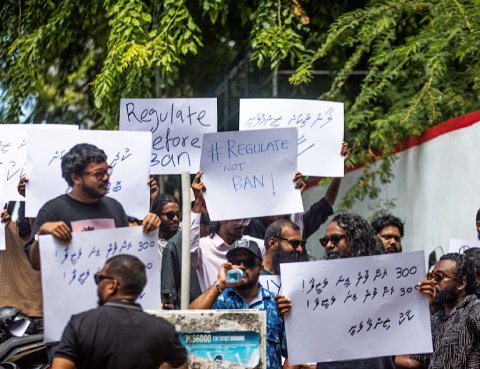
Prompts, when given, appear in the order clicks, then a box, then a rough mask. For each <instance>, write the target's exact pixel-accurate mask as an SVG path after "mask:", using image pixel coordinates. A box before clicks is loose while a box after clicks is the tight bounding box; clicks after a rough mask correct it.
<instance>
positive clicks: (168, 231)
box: [160, 222, 179, 239]
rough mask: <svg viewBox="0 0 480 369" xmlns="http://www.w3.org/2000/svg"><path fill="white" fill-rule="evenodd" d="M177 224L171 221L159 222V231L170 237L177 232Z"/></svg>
mask: <svg viewBox="0 0 480 369" xmlns="http://www.w3.org/2000/svg"><path fill="white" fill-rule="evenodd" d="M178 225H179V222H172V224H170V222H168V223H164V222H161V223H160V231H161V232H162V233H164V234H165V235H167V239H170V238H172V237H173V236H175V234H176V233H177V232H178Z"/></svg>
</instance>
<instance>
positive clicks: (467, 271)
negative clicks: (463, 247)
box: [440, 252, 477, 295]
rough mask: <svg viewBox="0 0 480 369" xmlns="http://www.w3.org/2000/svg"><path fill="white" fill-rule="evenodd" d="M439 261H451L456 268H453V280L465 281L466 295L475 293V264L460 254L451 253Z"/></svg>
mask: <svg viewBox="0 0 480 369" xmlns="http://www.w3.org/2000/svg"><path fill="white" fill-rule="evenodd" d="M440 260H453V261H454V262H455V263H456V265H457V267H456V268H455V279H456V280H457V281H459V280H462V279H463V278H465V280H466V281H467V287H466V289H465V291H466V293H467V295H470V294H474V293H476V291H477V285H476V282H475V277H476V274H475V264H474V262H473V260H472V259H471V258H469V257H465V256H464V255H462V254H459V253H456V252H451V253H448V254H445V255H442V256H441V257H440Z"/></svg>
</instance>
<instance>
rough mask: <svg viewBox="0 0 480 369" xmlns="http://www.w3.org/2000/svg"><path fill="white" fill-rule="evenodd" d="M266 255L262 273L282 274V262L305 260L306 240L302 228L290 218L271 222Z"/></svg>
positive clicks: (266, 243) (266, 236)
mask: <svg viewBox="0 0 480 369" xmlns="http://www.w3.org/2000/svg"><path fill="white" fill-rule="evenodd" d="M264 242H265V249H266V255H265V259H264V260H263V269H262V274H264V275H269V274H270V275H271V274H276V275H279V274H280V264H281V263H289V262H297V261H304V259H303V258H302V256H303V255H304V253H303V250H304V248H305V242H306V241H305V240H302V238H301V233H300V228H299V227H298V226H297V225H296V224H295V223H293V222H292V221H290V220H288V219H281V220H277V221H276V222H273V223H272V224H270V225H269V226H268V228H267V230H266V232H265V240H264Z"/></svg>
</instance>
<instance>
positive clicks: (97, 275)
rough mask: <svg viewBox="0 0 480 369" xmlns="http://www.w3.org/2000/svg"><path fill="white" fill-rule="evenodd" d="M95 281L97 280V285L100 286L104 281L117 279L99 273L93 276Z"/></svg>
mask: <svg viewBox="0 0 480 369" xmlns="http://www.w3.org/2000/svg"><path fill="white" fill-rule="evenodd" d="M93 279H94V280H95V284H97V285H98V284H100V282H101V281H103V280H104V279H111V280H112V281H113V280H114V279H115V278H113V277H109V276H108V275H101V274H100V272H98V273H95V274H94V275H93Z"/></svg>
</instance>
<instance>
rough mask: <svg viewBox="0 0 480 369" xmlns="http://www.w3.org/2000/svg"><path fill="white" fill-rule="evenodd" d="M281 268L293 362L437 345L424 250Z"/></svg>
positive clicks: (411, 350)
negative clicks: (425, 289)
mask: <svg viewBox="0 0 480 369" xmlns="http://www.w3.org/2000/svg"><path fill="white" fill-rule="evenodd" d="M280 269H281V278H282V290H283V293H284V294H285V295H286V296H287V297H288V298H290V299H291V300H292V305H293V307H292V310H291V312H290V313H289V314H288V315H287V318H286V320H285V324H286V331H287V341H288V352H289V356H288V360H289V363H290V364H292V365H295V364H301V363H304V362H325V361H335V360H350V359H361V358H369V357H377V356H390V355H396V354H415V353H422V352H432V337H431V331H430V311H429V307H428V301H427V298H426V297H425V296H424V295H423V294H422V293H421V292H420V291H417V290H416V289H415V286H416V285H417V283H418V282H419V281H420V280H423V279H425V262H424V253H423V251H418V252H412V253H403V254H389V255H378V256H369V257H357V258H349V259H337V260H321V261H312V262H303V263H290V264H280ZM406 337H408V339H405V338H406Z"/></svg>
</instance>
